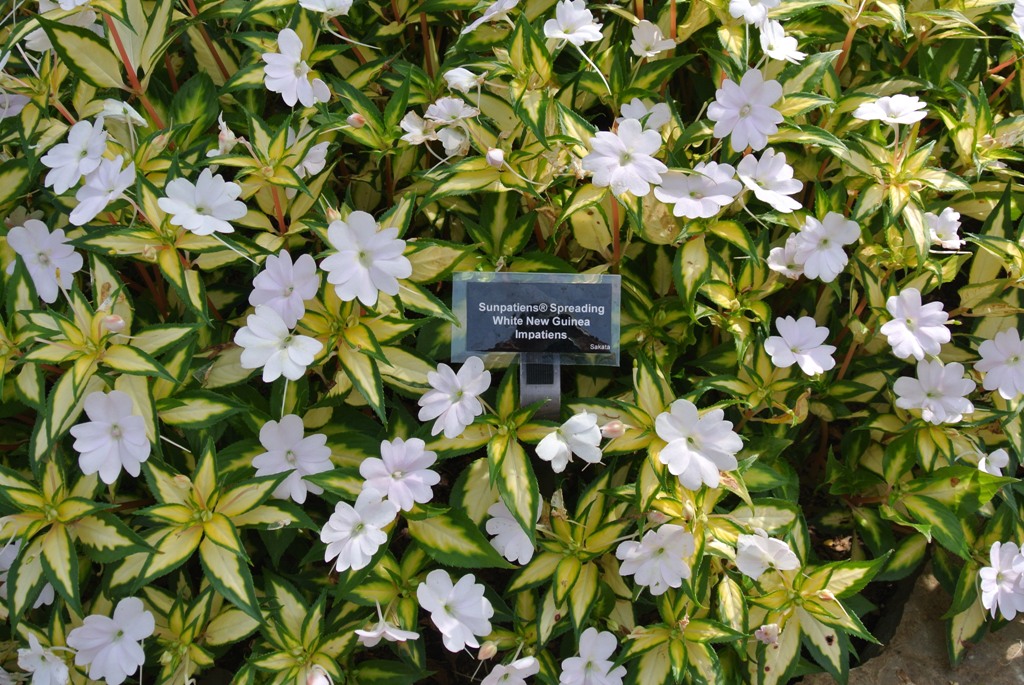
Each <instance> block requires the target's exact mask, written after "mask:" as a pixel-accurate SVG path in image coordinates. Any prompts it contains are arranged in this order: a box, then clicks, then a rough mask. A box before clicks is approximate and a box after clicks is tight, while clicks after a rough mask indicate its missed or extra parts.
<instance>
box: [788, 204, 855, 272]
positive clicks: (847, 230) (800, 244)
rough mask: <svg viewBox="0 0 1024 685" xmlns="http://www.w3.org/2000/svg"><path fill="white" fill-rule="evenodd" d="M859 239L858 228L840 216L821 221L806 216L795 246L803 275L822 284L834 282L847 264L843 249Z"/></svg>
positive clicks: (829, 215) (833, 213)
mask: <svg viewBox="0 0 1024 685" xmlns="http://www.w3.org/2000/svg"><path fill="white" fill-rule="evenodd" d="M859 238H860V226H858V225H857V222H856V221H850V220H849V219H847V218H846V217H844V216H843V215H842V214H838V213H836V212H829V213H828V214H826V215H825V218H824V219H822V220H821V221H818V220H817V219H815V218H814V217H813V216H808V217H807V218H806V219H804V223H803V225H802V226H801V227H800V232H799V233H798V234H797V236H796V245H795V247H796V249H797V259H798V260H799V261H800V263H801V264H803V269H804V275H805V276H807V278H820V279H821V280H822V282H824V283H831V282H832V281H834V280H835V279H836V276H838V275H839V274H841V273H842V272H843V269H845V268H846V264H847V262H848V261H849V257H847V256H846V251H845V250H843V247H845V246H846V245H849V244H851V243H855V242H857V240H858V239H859Z"/></svg>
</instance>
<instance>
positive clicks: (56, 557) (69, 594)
mask: <svg viewBox="0 0 1024 685" xmlns="http://www.w3.org/2000/svg"><path fill="white" fill-rule="evenodd" d="M40 551H41V552H42V557H43V572H44V573H45V574H46V578H47V580H49V581H50V583H51V584H52V585H53V587H54V589H55V590H56V591H57V592H58V593H59V594H60V596H61V597H63V598H64V600H65V601H66V602H67V603H68V604H70V605H71V607H72V608H73V609H74V610H75V611H77V612H79V613H81V611H82V604H81V599H80V596H79V594H78V552H77V551H75V543H74V541H73V540H72V539H71V533H70V531H68V529H67V526H64V525H60V524H53V525H52V526H51V527H50V529H49V530H48V531H46V533H44V534H43V535H42V539H41V545H40Z"/></svg>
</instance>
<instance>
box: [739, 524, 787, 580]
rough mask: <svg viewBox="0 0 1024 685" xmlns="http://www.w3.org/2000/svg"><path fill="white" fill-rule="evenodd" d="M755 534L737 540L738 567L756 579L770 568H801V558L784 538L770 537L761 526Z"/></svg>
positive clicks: (784, 569)
mask: <svg viewBox="0 0 1024 685" xmlns="http://www.w3.org/2000/svg"><path fill="white" fill-rule="evenodd" d="M754 533H755V535H740V536H739V538H737V540H736V567H737V568H738V569H739V570H740V572H741V573H743V574H744V575H747V576H750V577H751V578H753V579H754V580H757V579H758V578H760V577H761V574H762V573H764V572H765V571H767V570H768V569H769V568H773V569H775V570H777V571H794V570H796V569H798V568H800V559H799V558H798V557H797V556H796V554H794V553H793V550H792V549H790V548H789V545H788V544H786V542H785V541H784V540H776V539H775V538H770V537H768V533H766V532H764V531H763V530H761V529H760V528H755V529H754Z"/></svg>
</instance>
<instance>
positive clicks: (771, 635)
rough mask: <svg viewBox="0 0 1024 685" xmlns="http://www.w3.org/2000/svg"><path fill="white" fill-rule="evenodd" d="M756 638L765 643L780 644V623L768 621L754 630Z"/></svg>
mask: <svg viewBox="0 0 1024 685" xmlns="http://www.w3.org/2000/svg"><path fill="white" fill-rule="evenodd" d="M754 639H755V640H757V641H758V642H760V643H761V644H765V645H777V644H779V624H778V623H766V624H764V625H762V626H761V627H760V628H758V629H757V630H755V631H754Z"/></svg>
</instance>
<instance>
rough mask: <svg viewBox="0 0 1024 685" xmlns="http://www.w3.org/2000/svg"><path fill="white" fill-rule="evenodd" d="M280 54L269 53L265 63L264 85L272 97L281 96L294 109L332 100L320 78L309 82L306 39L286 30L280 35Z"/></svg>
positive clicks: (264, 55) (264, 57)
mask: <svg viewBox="0 0 1024 685" xmlns="http://www.w3.org/2000/svg"><path fill="white" fill-rule="evenodd" d="M277 49H278V52H265V53H263V55H262V59H263V61H264V62H266V63H267V64H266V66H265V67H263V73H264V79H263V85H264V86H266V88H267V90H269V91H270V92H271V93H279V94H280V95H281V97H282V98H283V99H284V103H285V104H286V105H288V106H289V107H294V106H295V103H296V102H301V103H302V106H303V107H312V106H313V105H315V104H316V103H318V102H327V101H328V100H330V99H331V91H330V90H328V88H327V84H326V83H324V82H323V81H321V80H320V79H318V78H315V79H313V80H312V81H311V80H310V78H309V71H310V69H309V65H308V64H306V62H305V61H303V59H302V39H301V38H299V34H297V33H295V31H293V30H292V29H282V30H281V32H280V33H279V34H277Z"/></svg>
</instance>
